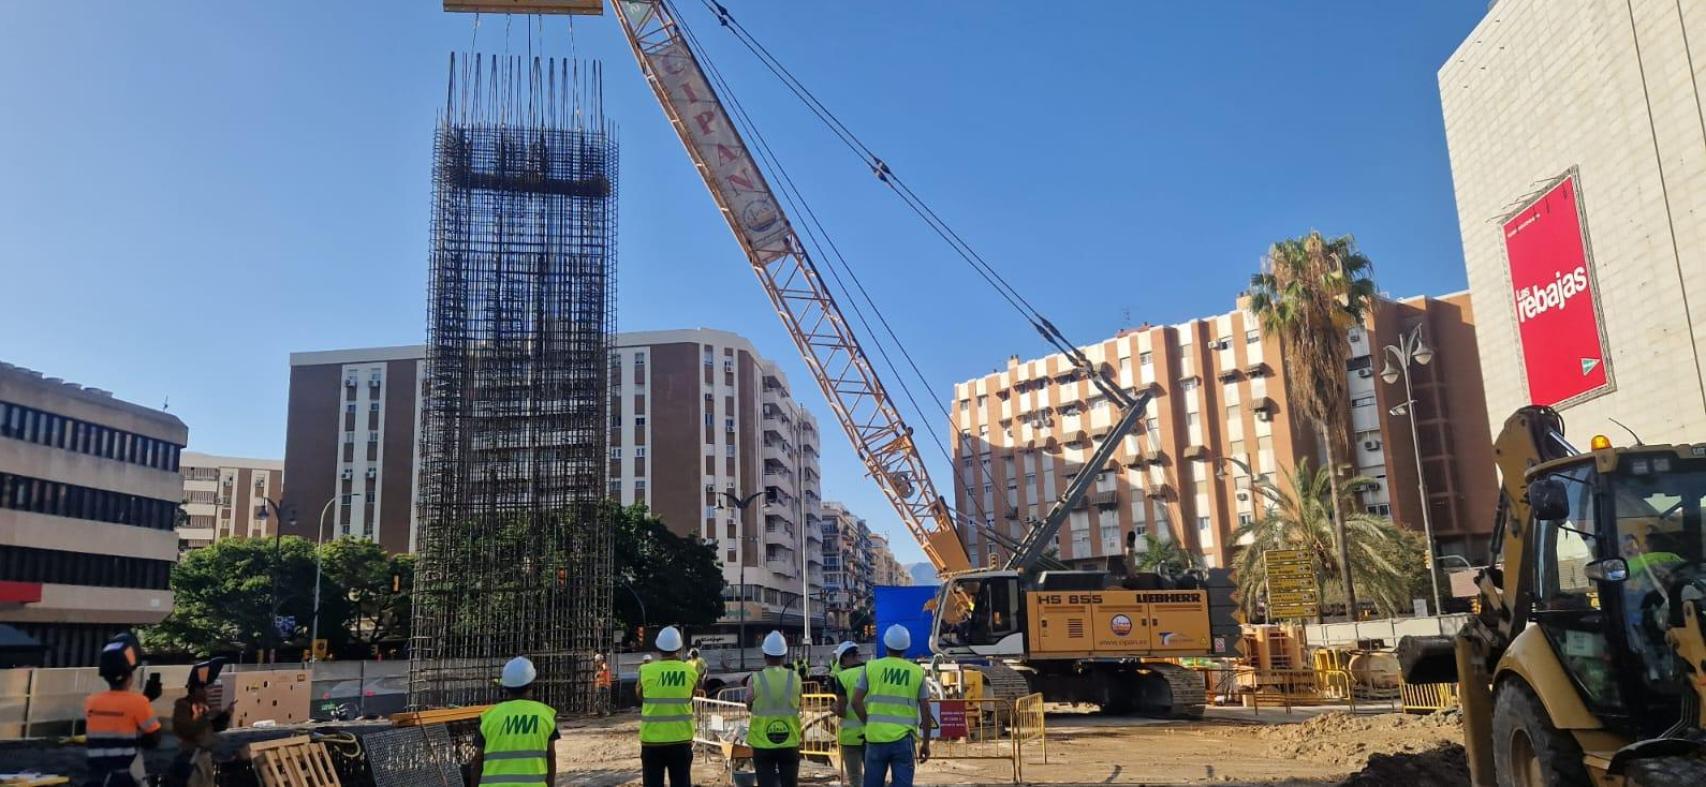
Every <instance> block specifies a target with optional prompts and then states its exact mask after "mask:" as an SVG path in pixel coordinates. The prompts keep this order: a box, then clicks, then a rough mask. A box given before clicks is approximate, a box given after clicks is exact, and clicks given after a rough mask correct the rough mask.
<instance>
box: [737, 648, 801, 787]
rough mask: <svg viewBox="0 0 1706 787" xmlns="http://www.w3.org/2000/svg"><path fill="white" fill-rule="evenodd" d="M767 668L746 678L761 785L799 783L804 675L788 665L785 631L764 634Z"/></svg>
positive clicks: (749, 733) (750, 735)
mask: <svg viewBox="0 0 1706 787" xmlns="http://www.w3.org/2000/svg"><path fill="white" fill-rule="evenodd" d="M763 651H764V669H762V670H759V671H758V672H755V673H753V674H752V675H750V676H748V677H747V679H746V690H747V694H746V696H747V700H746V706H747V708H748V709H750V710H751V711H752V719H751V721H750V722H748V724H747V728H746V745H747V746H749V747H751V748H752V767H753V769H754V770H756V771H757V772H758V787H797V785H798V784H799V782H800V682H801V681H800V676H799V675H798V674H796V673H795V672H794V671H793V670H791V669H788V667H787V663H786V661H785V660H786V659H787V658H788V640H786V639H784V638H783V637H782V632H780V631H772V632H770V633H769V635H767V636H765V637H764V647H763Z"/></svg>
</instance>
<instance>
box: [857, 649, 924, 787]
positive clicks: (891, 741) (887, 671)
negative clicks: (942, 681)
mask: <svg viewBox="0 0 1706 787" xmlns="http://www.w3.org/2000/svg"><path fill="white" fill-rule="evenodd" d="M909 647H912V634H911V632H908V631H907V630H906V627H905V626H902V625H900V624H895V625H893V626H889V627H888V630H886V631H884V632H883V657H882V658H880V659H877V660H875V661H872V662H871V663H869V664H866V665H865V672H864V674H863V675H860V676H859V681H858V682H857V683H856V684H854V689H853V712H854V713H855V714H857V715H858V717H859V720H860V721H862V722H864V723H865V787H883V784H884V780H885V777H886V778H887V783H888V784H890V785H893V787H912V774H913V769H914V768H913V765H914V763H913V742H914V741H915V740H916V741H917V746H918V753H917V761H918V762H925V761H927V760H929V759H930V736H929V731H930V704H929V702H928V701H927V700H928V696H927V695H926V693H925V692H926V689H925V686H924V668H923V667H920V666H918V665H917V664H914V663H912V662H910V661H907V660H906V659H905V658H902V657H903V656H904V655H905V654H906V649H907V648H909Z"/></svg>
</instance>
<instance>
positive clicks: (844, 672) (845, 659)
mask: <svg viewBox="0 0 1706 787" xmlns="http://www.w3.org/2000/svg"><path fill="white" fill-rule="evenodd" d="M831 664H832V668H831V669H832V671H831V672H830V677H829V685H830V689H831V690H832V691H834V692H835V716H836V718H838V719H840V720H841V728H840V730H839V731H838V732H837V733H836V743H837V744H839V745H840V746H841V784H842V787H861V785H863V784H864V782H865V722H863V721H860V720H859V716H858V715H857V714H855V713H854V712H853V703H852V701H851V700H852V697H853V690H854V689H855V688H856V687H857V686H858V685H859V679H860V678H862V677H864V676H865V665H864V664H862V663H860V661H859V646H858V645H855V644H853V643H851V642H843V643H841V644H840V645H837V646H835V655H834V656H832V657H831Z"/></svg>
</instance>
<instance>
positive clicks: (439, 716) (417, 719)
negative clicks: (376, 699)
mask: <svg viewBox="0 0 1706 787" xmlns="http://www.w3.org/2000/svg"><path fill="white" fill-rule="evenodd" d="M490 707H492V706H490V705H475V706H473V707H468V708H438V709H435V710H420V711H410V712H408V713H393V714H391V723H392V724H395V725H397V726H399V727H423V726H426V725H428V724H443V723H445V722H451V721H464V720H467V719H478V718H480V714H482V713H485V712H486V709H487V708H490Z"/></svg>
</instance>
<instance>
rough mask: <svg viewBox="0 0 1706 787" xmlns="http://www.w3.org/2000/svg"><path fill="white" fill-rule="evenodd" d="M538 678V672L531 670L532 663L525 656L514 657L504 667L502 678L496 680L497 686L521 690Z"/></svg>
mask: <svg viewBox="0 0 1706 787" xmlns="http://www.w3.org/2000/svg"><path fill="white" fill-rule="evenodd" d="M537 677H539V670H536V669H534V668H533V662H531V661H528V660H527V657H526V656H516V657H515V658H513V659H510V660H509V663H508V664H505V665H504V671H503V676H502V677H500V678H498V685H500V686H503V687H504V688H506V689H521V688H526V687H528V686H530V685H532V684H533V680H534V679H535V678H537Z"/></svg>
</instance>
